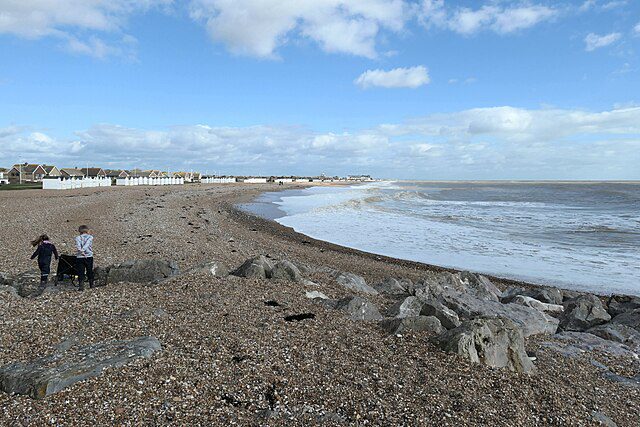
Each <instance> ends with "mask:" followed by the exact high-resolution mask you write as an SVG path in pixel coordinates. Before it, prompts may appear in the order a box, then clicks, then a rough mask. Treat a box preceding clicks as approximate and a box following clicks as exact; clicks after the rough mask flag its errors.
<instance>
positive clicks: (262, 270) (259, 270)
mask: <svg viewBox="0 0 640 427" xmlns="http://www.w3.org/2000/svg"><path fill="white" fill-rule="evenodd" d="M272 271H273V265H271V262H270V261H269V260H268V259H267V257H265V256H264V255H260V256H257V257H254V258H251V259H248V260H246V261H245V262H244V264H242V265H241V266H240V267H238V269H237V270H235V271H234V272H233V273H232V274H233V275H234V276H239V277H247V278H254V279H266V278H269V277H271V273H272Z"/></svg>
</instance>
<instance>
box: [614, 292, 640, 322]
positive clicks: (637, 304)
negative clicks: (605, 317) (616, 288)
mask: <svg viewBox="0 0 640 427" xmlns="http://www.w3.org/2000/svg"><path fill="white" fill-rule="evenodd" d="M638 308H640V297H635V296H630V295H612V296H611V298H609V303H608V304H607V312H608V313H609V314H610V315H611V317H616V316H617V315H619V314H622V313H625V312H627V311H633V310H635V309H638Z"/></svg>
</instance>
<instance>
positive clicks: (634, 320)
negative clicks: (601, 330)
mask: <svg viewBox="0 0 640 427" xmlns="http://www.w3.org/2000/svg"><path fill="white" fill-rule="evenodd" d="M611 322H612V323H618V324H621V325H625V326H628V327H630V328H633V329H635V330H636V331H640V308H636V309H635V310H632V311H625V312H624V313H622V314H619V315H617V316H616V317H614V318H613V320H612V321H611Z"/></svg>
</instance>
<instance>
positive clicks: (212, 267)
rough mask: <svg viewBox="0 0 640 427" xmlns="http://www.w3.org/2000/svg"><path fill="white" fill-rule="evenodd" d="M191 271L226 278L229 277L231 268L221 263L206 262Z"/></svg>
mask: <svg viewBox="0 0 640 427" xmlns="http://www.w3.org/2000/svg"><path fill="white" fill-rule="evenodd" d="M191 271H196V272H203V273H208V274H210V275H211V276H213V277H218V278H224V277H227V276H228V275H229V267H227V266H226V265H225V264H224V263H222V262H220V261H205V262H203V263H201V264H198V265H197V266H195V267H194V268H192V269H191Z"/></svg>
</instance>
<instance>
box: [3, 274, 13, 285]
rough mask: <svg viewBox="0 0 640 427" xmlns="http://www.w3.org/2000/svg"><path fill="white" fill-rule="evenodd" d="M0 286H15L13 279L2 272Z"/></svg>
mask: <svg viewBox="0 0 640 427" xmlns="http://www.w3.org/2000/svg"><path fill="white" fill-rule="evenodd" d="M0 286H13V277H12V276H11V275H10V274H8V273H4V272H2V271H0Z"/></svg>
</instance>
